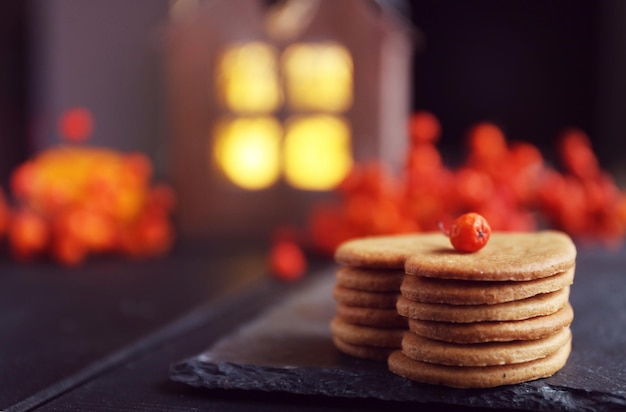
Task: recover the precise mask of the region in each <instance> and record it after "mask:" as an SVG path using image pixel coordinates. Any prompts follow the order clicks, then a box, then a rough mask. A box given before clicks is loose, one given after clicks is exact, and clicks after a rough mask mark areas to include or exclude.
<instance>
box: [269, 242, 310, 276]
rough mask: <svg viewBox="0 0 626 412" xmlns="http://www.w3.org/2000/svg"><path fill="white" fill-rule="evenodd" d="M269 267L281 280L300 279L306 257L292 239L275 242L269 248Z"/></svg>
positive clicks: (304, 268) (304, 269)
mask: <svg viewBox="0 0 626 412" xmlns="http://www.w3.org/2000/svg"><path fill="white" fill-rule="evenodd" d="M269 259H270V261H269V264H270V269H271V271H272V273H273V274H274V275H276V276H277V277H279V278H280V279H282V280H286V281H293V280H297V279H300V278H301V277H302V276H303V275H304V272H305V271H306V258H305V256H304V253H303V252H302V249H300V247H299V246H298V245H297V244H296V243H295V242H292V241H288V240H282V241H278V242H276V243H275V244H274V245H273V246H272V249H271V250H270V256H269Z"/></svg>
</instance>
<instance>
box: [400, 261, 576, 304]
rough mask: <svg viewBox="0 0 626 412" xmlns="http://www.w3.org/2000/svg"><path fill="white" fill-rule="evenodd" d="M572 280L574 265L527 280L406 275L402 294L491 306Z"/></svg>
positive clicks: (557, 287)
mask: <svg viewBox="0 0 626 412" xmlns="http://www.w3.org/2000/svg"><path fill="white" fill-rule="evenodd" d="M573 282H574V268H571V269H569V270H567V271H565V272H562V273H557V274H555V275H552V276H548V277H544V278H539V279H534V280H527V281H522V282H520V281H510V280H509V281H472V280H456V279H437V278H427V277H424V276H415V275H407V276H405V278H404V281H403V282H402V285H401V287H400V290H401V292H402V296H405V297H406V298H408V299H410V300H414V301H416V302H425V303H447V304H451V305H483V304H487V305H492V304H494V303H504V302H511V301H514V300H520V299H525V298H529V297H531V296H535V295H538V294H541V293H549V292H554V291H557V290H560V289H562V288H564V287H565V286H569V285H571V284H572V283H573Z"/></svg>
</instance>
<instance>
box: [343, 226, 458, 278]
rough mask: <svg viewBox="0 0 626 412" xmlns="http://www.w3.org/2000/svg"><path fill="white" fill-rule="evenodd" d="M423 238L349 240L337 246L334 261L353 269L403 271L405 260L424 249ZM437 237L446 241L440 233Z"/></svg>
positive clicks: (420, 236)
mask: <svg viewBox="0 0 626 412" xmlns="http://www.w3.org/2000/svg"><path fill="white" fill-rule="evenodd" d="M424 236H425V235H423V234H410V235H404V234H403V235H391V236H372V237H363V238H358V239H353V240H349V241H347V242H344V243H342V244H341V245H339V247H338V248H337V250H336V251H335V260H336V261H337V262H338V263H340V264H342V265H348V266H355V267H366V268H372V269H373V268H386V269H403V268H404V262H405V261H406V258H407V257H408V256H411V255H413V254H415V253H416V252H418V251H419V250H421V249H423V248H424V246H425V245H424V239H423V237H424ZM426 236H429V235H426ZM437 237H438V238H439V237H441V238H442V239H445V240H446V241H447V238H446V237H445V236H444V235H442V234H441V233H440V234H438V236H437ZM448 245H449V242H448Z"/></svg>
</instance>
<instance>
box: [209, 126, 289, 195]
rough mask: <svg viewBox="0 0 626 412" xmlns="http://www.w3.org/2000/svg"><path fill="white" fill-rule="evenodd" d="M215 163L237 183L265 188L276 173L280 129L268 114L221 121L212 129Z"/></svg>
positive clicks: (242, 185) (246, 186)
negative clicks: (266, 115)
mask: <svg viewBox="0 0 626 412" xmlns="http://www.w3.org/2000/svg"><path fill="white" fill-rule="evenodd" d="M214 133H215V136H214V140H213V141H214V144H215V147H214V151H213V154H214V156H215V160H216V163H217V165H218V167H219V168H220V169H221V171H222V172H223V173H224V174H225V175H226V177H227V178H228V179H229V180H230V181H232V182H233V183H234V184H236V185H237V186H239V187H241V188H243V189H248V190H258V189H265V188H267V187H269V186H271V185H272V184H274V183H275V182H276V180H277V179H278V177H279V174H280V141H281V135H282V128H281V125H280V123H279V122H278V121H277V120H276V119H274V118H272V117H256V118H237V119H230V120H221V121H219V122H218V123H217V125H216V127H215V129H214Z"/></svg>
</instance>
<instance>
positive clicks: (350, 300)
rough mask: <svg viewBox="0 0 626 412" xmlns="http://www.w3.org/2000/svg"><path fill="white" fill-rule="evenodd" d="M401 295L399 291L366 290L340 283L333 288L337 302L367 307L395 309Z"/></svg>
mask: <svg viewBox="0 0 626 412" xmlns="http://www.w3.org/2000/svg"><path fill="white" fill-rule="evenodd" d="M399 295H400V294H399V293H398V292H366V291H363V290H356V289H348V288H344V287H343V286H338V285H336V286H335V287H334V288H333V297H334V298H335V300H336V301H337V302H339V303H342V304H344V305H348V306H359V307H366V308H380V309H393V308H395V307H396V301H397V300H398V296H399Z"/></svg>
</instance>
